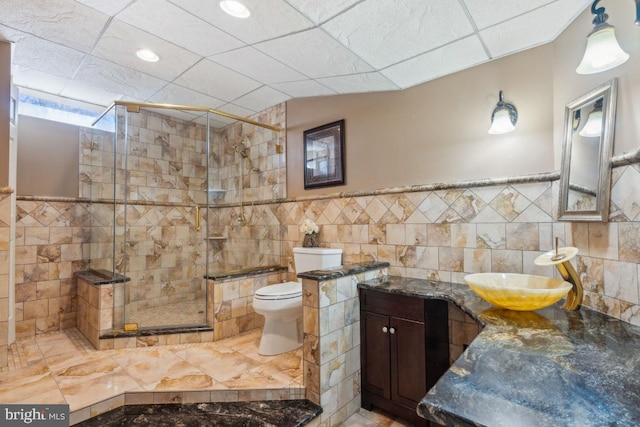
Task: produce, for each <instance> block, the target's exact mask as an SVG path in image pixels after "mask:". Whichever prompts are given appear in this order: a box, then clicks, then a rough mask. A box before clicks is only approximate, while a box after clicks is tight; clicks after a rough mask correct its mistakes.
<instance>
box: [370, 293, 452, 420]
mask: <svg viewBox="0 0 640 427" xmlns="http://www.w3.org/2000/svg"><path fill="white" fill-rule="evenodd" d="M359 292H360V332H361V347H360V349H361V350H360V351H361V356H360V357H361V363H362V407H363V408H365V409H367V410H371V409H372V407H373V406H376V407H379V408H381V409H383V410H385V411H387V412H390V413H392V414H395V415H398V416H400V417H402V418H404V419H406V420H408V421H412V422H413V423H414V425H416V426H436V425H438V424H435V423H431V424H430V423H429V421H426V420H425V419H424V418H422V417H420V416H419V415H418V414H417V412H416V408H417V406H418V403H420V400H421V399H422V398H423V397H424V396H425V394H427V391H428V390H429V389H430V388H431V387H432V386H433V385H434V384H435V383H436V381H438V379H439V378H440V377H441V376H442V374H443V373H444V372H445V371H446V370H447V369H448V368H449V329H448V316H447V313H448V312H447V302H446V301H443V300H434V299H423V298H420V297H416V296H407V295H399V294H391V293H387V292H379V291H375V290H370V289H360V291H359Z"/></svg>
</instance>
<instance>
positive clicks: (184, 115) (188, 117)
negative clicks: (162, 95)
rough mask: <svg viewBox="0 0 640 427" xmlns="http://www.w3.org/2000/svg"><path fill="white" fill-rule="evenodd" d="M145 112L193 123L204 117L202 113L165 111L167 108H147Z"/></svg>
mask: <svg viewBox="0 0 640 427" xmlns="http://www.w3.org/2000/svg"><path fill="white" fill-rule="evenodd" d="M145 111H150V112H152V113H155V114H158V115H161V116H169V117H173V118H174V119H180V120H184V121H185V122H193V121H195V120H196V119H197V118H199V117H203V116H204V114H203V113H201V112H194V111H184V110H174V109H165V108H145Z"/></svg>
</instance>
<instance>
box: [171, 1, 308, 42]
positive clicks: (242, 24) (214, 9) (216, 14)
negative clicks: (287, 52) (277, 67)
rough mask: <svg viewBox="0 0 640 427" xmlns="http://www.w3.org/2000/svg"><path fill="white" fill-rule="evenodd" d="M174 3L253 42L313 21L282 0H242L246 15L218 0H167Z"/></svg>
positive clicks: (288, 31) (278, 34)
mask: <svg viewBox="0 0 640 427" xmlns="http://www.w3.org/2000/svg"><path fill="white" fill-rule="evenodd" d="M170 1H171V2H172V3H174V4H175V5H176V6H179V7H181V8H182V9H184V10H186V11H188V12H190V13H192V14H193V15H195V16H198V17H200V18H201V19H204V20H205V21H207V22H209V23H211V24H212V25H214V26H216V27H217V28H219V29H221V30H223V31H225V32H226V33H228V34H231V35H232V36H234V37H236V38H238V39H240V40H242V41H243V42H245V43H248V44H252V43H257V42H260V41H264V40H269V39H273V38H276V37H281V36H284V35H286V34H291V33H294V32H297V31H302V30H305V29H307V28H310V27H312V26H313V23H312V22H311V21H310V20H309V19H307V18H306V17H304V16H303V15H302V14H301V13H299V12H298V11H297V10H295V9H294V8H293V7H291V6H289V5H288V4H287V3H286V2H284V1H283V0H243V2H242V3H243V4H244V5H245V6H246V7H247V8H248V9H249V10H250V11H251V16H250V17H249V18H247V19H238V18H234V17H232V16H229V15H227V14H226V13H224V12H223V11H222V9H220V7H219V6H218V3H219V2H218V1H202V0H170Z"/></svg>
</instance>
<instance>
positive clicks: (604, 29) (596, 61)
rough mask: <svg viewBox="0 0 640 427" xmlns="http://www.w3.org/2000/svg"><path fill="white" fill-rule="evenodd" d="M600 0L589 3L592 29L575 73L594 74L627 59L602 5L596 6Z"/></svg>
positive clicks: (638, 5)
mask: <svg viewBox="0 0 640 427" xmlns="http://www.w3.org/2000/svg"><path fill="white" fill-rule="evenodd" d="M598 2H600V0H595V1H594V2H593V4H592V5H591V13H592V14H593V15H595V18H593V25H594V27H593V30H591V32H590V33H589V35H588V36H587V47H586V49H585V51H584V56H583V57H582V61H581V62H580V65H578V68H576V73H578V74H595V73H599V72H602V71H607V70H610V69H612V68H615V67H617V66H618V65H621V64H624V63H625V62H626V61H627V59H629V54H628V53H627V52H625V51H624V50H622V48H621V47H620V45H619V44H618V39H616V29H615V27H613V26H612V25H609V24H607V19H609V15H607V14H606V13H605V10H604V7H597V5H598ZM639 14H640V1H639V0H636V24H639V23H640V22H639V21H640V17H639V16H638V15H639Z"/></svg>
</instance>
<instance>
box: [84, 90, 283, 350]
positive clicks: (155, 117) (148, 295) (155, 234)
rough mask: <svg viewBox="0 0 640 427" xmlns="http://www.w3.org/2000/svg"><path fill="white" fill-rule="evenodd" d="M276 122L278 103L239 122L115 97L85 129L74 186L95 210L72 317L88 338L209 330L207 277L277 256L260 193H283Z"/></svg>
mask: <svg viewBox="0 0 640 427" xmlns="http://www.w3.org/2000/svg"><path fill="white" fill-rule="evenodd" d="M283 124H284V105H278V106H275V107H272V108H270V109H268V110H266V111H264V112H262V113H259V114H257V115H255V116H252V117H251V119H245V118H241V117H236V116H233V115H231V114H227V113H223V112H220V111H217V110H212V109H208V108H200V107H188V106H175V105H163V104H140V103H129V102H121V101H118V102H116V103H115V104H114V105H113V106H112V107H110V108H109V109H108V110H107V111H106V112H105V113H104V114H103V115H102V116H101V117H100V118H99V119H98V120H97V121H96V123H95V127H94V128H85V129H83V131H82V132H81V135H80V140H81V154H80V157H81V159H80V176H81V183H80V191H81V195H82V196H83V197H85V198H88V199H90V201H91V202H90V206H91V212H92V217H91V227H90V233H91V237H90V241H91V243H90V244H89V246H88V248H89V250H88V252H89V253H88V254H87V257H88V258H89V260H90V261H89V264H90V270H89V271H88V272H86V273H87V274H85V277H84V278H82V277H80V276H79V280H78V282H79V285H78V297H79V298H78V306H79V308H78V326H79V328H80V330H81V331H83V333H85V335H91V337H90V340H91V341H92V343H93V342H94V340H93V339H91V338H97V337H105V336H112V335H117V334H120V333H127V332H129V333H131V332H136V333H140V332H141V331H142V332H146V333H156V332H157V333H162V331H163V330H164V331H172V332H175V331H177V330H180V329H184V330H195V331H200V330H211V329H212V328H213V327H214V324H215V313H214V311H215V310H216V309H217V308H218V309H219V308H220V305H219V302H218V301H215V298H213V295H210V296H208V295H207V294H208V293H209V291H210V290H211V288H212V287H211V285H210V284H209V285H208V278H210V277H213V276H215V275H216V274H220V272H224V271H227V270H238V269H246V268H251V267H260V266H264V265H272V264H280V262H281V259H280V258H281V248H280V241H281V239H280V237H279V225H278V221H277V218H276V217H275V216H274V215H273V216H272V215H269V213H268V212H270V209H268V208H266V207H265V206H266V203H265V202H270V201H274V200H277V199H281V198H283V197H286V194H284V192H285V191H286V185H285V181H284V180H285V177H286V172H285V171H286V159H285V155H284V152H285V150H283V149H282V146H283V144H284V136H283V135H282V133H283V132H280V131H279V130H280V128H279V126H280V125H283ZM110 126H112V128H113V132H109V131H105V130H104V129H109V127H110ZM101 129H102V130H101ZM263 239H270V240H269V242H268V243H263V242H262V240H263ZM96 277H98V278H100V280H97V279H96ZM87 278H89V279H90V280H87ZM80 282H83V285H82V286H81V285H80ZM84 282H87V283H84ZM94 287H97V288H96V289H94ZM101 287H102V288H101ZM208 288H209V289H208ZM216 304H218V305H216ZM96 311H97V313H96Z"/></svg>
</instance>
